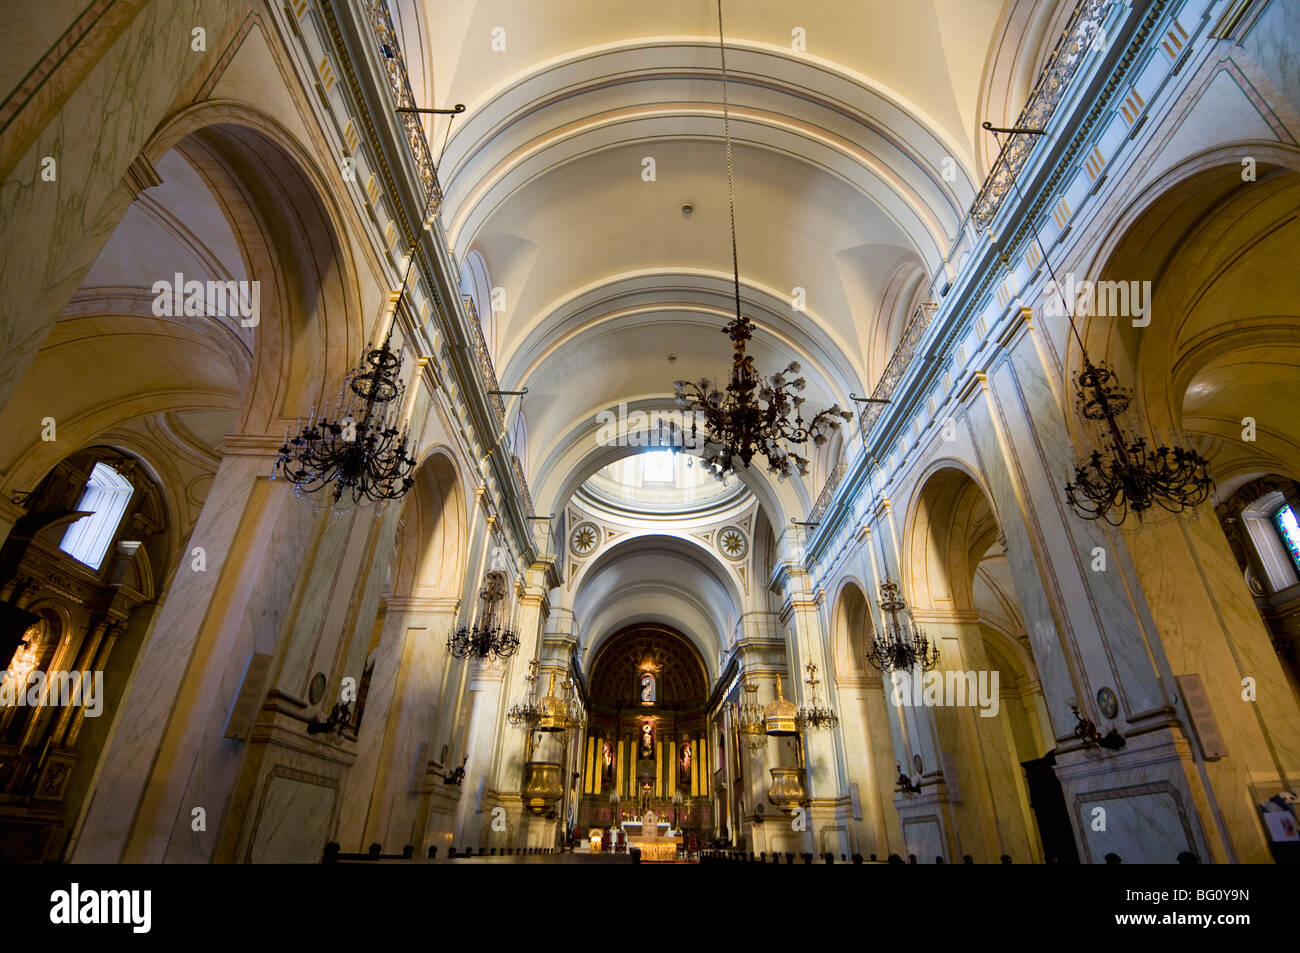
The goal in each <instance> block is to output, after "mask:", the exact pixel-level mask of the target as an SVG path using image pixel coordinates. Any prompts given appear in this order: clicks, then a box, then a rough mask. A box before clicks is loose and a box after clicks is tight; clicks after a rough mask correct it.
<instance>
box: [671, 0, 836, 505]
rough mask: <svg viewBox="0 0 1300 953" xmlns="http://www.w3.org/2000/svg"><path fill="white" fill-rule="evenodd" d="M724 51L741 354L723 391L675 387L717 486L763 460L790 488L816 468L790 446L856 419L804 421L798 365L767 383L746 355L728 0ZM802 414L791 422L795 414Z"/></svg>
mask: <svg viewBox="0 0 1300 953" xmlns="http://www.w3.org/2000/svg"><path fill="white" fill-rule="evenodd" d="M718 48H719V50H720V52H721V54H722V128H723V136H724V138H725V140H726V144H727V204H728V209H729V211H730V214H731V277H732V288H733V293H734V296H735V302H736V316H735V318H733V319H732V320H731V321H730V322H729V323H728V324H727V326H726V327H724V328H723V329H722V333H724V334H726V335H728V336H729V337H730V338H731V340H732V346H733V348H734V349H735V354H734V356H733V358H732V364H731V379H730V381H729V382H728V384H727V386H726V388H725V389H724V388H721V387H719V386H718V385H717V384H715V383H714V382H713V381H711V380H709V379H708V378H700V379H699V380H698V381H684V380H679V381H676V382H675V385H674V396H675V398H676V401H677V405H678V406H679V407H682V408H684V409H686V410H689V411H692V415H691V419H692V423H691V436H692V438H693V440H694V444H695V446H700V443H699V439H700V438H699V436H698V434H697V432H696V430H697V422H698V421H700V420H702V421H703V423H704V429H705V434H704V446H703V448H702V450H701V452H700V455H701V457H702V459H703V461H704V464H705V466H706V467H707V468H708V470H709V471H710V472H711V473H712V474H713V475H714V476H715V477H717V478H719V479H722V478H725V477H726V476H727V475H728V474H730V473H733V472H735V467H736V466H737V464H738V465H739V466H741V467H744V468H746V469H748V468H749V464H750V461H751V460H752V459H753V457H754V454H755V453H761V454H762V455H763V456H765V457H766V458H767V464H768V470H769V472H771V473H772V474H774V475H775V476H777V478H778V479H781V480H784V479H785V478H787V477H793V476H795V475H796V474H798V475H800V476H803V475H806V474H807V472H808V460H807V458H806V457H804V456H802V455H800V454H799V453H797V452H795V451H793V450H790V449H788V448H787V446H786V445H787V444H806V443H807V442H808V441H809V440H811V441H812V442H813V444H814V445H816V446H821V445H822V444H824V443H825V442H826V440H827V435H828V431H832V430H837V429H838V428H839V426H840V421H841V420H844V421H849V420H852V419H853V415H852V414H851V413H849V412H848V411H843V410H841V409H840V407H839V405H838V404H836V405H835V406H833V407H831V408H830V409H829V410H823V411H821V412H820V413H818V414H817V415H816V416H814V417H813V418H812V419H811V420H809V421H807V422H805V421H804V419H803V412H802V406H803V403H804V400H805V398H803V397H801V396H799V392H801V391H802V390H803V389H804V387H805V386H806V384H807V382H806V381H805V380H804V378H802V377H795V376H793V375H797V374H798V373H799V364H798V362H795V361H792V362H791V363H790V364H789V365H788V366H787V367H786V369H785V370H784V371H782V372H781V373H779V374H774V375H773V376H772V377H769V378H764V377H762V376H760V375H759V373H758V371H757V370H756V369H755V367H754V359H753V358H752V357H750V356H748V355H747V354H746V353H745V342H746V341H748V340H750V339H751V338H752V337H753V336H754V323H753V322H752V321H750V319H749V318H748V317H746V316H745V315H743V314H741V313H740V264H739V259H738V257H737V254H736V188H735V180H734V176H733V173H732V162H731V122H730V113H729V110H728V102H727V49H726V45H725V43H724V42H723V33H722V0H718ZM791 413H793V414H794V420H793V421H791V419H790V414H791Z"/></svg>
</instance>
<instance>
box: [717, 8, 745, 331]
mask: <svg viewBox="0 0 1300 953" xmlns="http://www.w3.org/2000/svg"><path fill="white" fill-rule="evenodd" d="M718 50H719V52H720V53H721V54H722V134H723V137H724V138H725V139H726V141H727V208H728V209H729V211H730V213H731V281H732V286H733V288H734V289H735V295H736V320H737V321H739V320H740V261H739V259H738V258H737V256H736V181H735V177H734V175H733V173H732V170H731V119H730V115H729V113H728V110H727V45H726V43H724V42H723V39H722V0H718Z"/></svg>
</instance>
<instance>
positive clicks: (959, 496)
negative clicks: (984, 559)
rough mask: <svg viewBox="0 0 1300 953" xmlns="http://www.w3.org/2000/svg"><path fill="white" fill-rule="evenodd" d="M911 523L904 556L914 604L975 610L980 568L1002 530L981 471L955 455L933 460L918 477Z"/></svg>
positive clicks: (906, 582)
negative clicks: (974, 584)
mask: <svg viewBox="0 0 1300 953" xmlns="http://www.w3.org/2000/svg"><path fill="white" fill-rule="evenodd" d="M906 527H907V529H906V531H905V533H904V537H903V539H904V545H903V552H902V556H901V558H902V564H903V569H902V572H903V579H902V582H903V586H904V595H905V597H906V598H907V601H908V603H909V604H910V605H911V606H913V607H914V608H924V609H938V608H944V609H957V610H967V609H970V608H972V607H973V601H972V598H973V597H972V593H971V585H972V582H973V578H974V572H975V567H976V565H977V564H978V562H979V559H980V556H981V555H982V554H983V553H984V552H986V551H987V550H988V548H989V546H990V545H991V544H992V543H993V541H994V540H995V539H996V538H997V537H998V535H999V534H1000V530H999V528H998V519H997V514H996V513H995V511H994V509H993V504H992V502H991V498H990V496H989V494H988V492H987V490H986V489H985V488H984V486H983V482H982V481H981V480H980V478H979V477H978V476H977V475H976V473H975V471H974V470H973V469H971V468H970V467H969V466H967V465H966V464H965V463H963V462H960V461H957V460H953V459H944V460H940V461H936V462H935V463H933V464H931V466H930V467H928V468H927V470H926V471H925V473H924V474H923V475H922V477H921V478H920V479H919V480H918V481H917V488H916V490H915V491H914V493H913V497H912V500H911V502H910V504H909V506H908V516H907V522H906ZM936 530H938V531H939V532H936ZM981 546H982V548H980V547H981ZM976 550H978V552H976Z"/></svg>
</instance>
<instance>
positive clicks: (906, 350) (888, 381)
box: [858, 301, 939, 442]
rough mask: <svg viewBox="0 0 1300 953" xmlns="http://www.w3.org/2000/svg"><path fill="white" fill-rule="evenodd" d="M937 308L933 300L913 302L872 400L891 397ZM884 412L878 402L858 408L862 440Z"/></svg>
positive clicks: (882, 405) (882, 406) (883, 406)
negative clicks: (911, 309)
mask: <svg viewBox="0 0 1300 953" xmlns="http://www.w3.org/2000/svg"><path fill="white" fill-rule="evenodd" d="M938 310H939V306H938V305H937V304H936V303H935V302H933V301H926V302H925V303H924V304H920V305H917V308H916V310H915V311H914V312H912V317H911V318H910V319H908V322H907V327H905V328H904V329H903V337H902V339H901V340H899V342H898V347H896V348H894V353H893V354H891V355H890V357H889V363H888V364H886V365H885V372H884V373H883V374H881V375H880V380H878V381H876V386H875V388H874V389H872V391H871V397H872V399H873V400H877V401H880V400H888V399H889V398H890V397H892V396H893V393H894V390H895V389H896V388H897V387H898V382H899V381H900V380H902V377H903V372H904V371H906V370H907V368H908V366H909V365H910V364H911V363H912V358H913V357H915V356H916V348H917V345H919V344H920V343H921V338H922V337H924V336H925V332H926V329H927V328H929V327H930V323H931V322H932V321H933V320H934V316H935V314H936V313H937V312H938ZM884 411H885V405H884V404H880V403H872V404H867V405H865V406H864V407H863V408H862V411H861V413H860V414H859V417H858V419H859V421H860V422H861V425H862V438H863V441H864V442H865V441H866V438H867V435H868V434H869V433H871V428H872V427H873V426H874V425H875V423H876V421H877V420H878V419H879V418H880V415H881V414H882V413H884Z"/></svg>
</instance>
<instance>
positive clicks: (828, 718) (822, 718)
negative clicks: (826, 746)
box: [795, 662, 840, 728]
mask: <svg viewBox="0 0 1300 953" xmlns="http://www.w3.org/2000/svg"><path fill="white" fill-rule="evenodd" d="M804 667H805V668H807V669H808V678H807V682H808V689H809V694H810V695H811V696H812V703H811V704H809V705H804V706H803V707H802V708H800V709H799V713H798V714H797V715H795V723H796V724H797V725H798V726H799V727H800V728H834V727H835V726H836V725H838V724H839V723H840V716H839V715H837V714H835V709H833V708H829V707H826V706H823V705H822V703H821V699H820V698H818V697H817V686H818V685H819V684H821V679H820V678H818V677H817V666H816V665H815V664H813V663H812V662H809V663H808V664H807V665H806V666H804Z"/></svg>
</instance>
